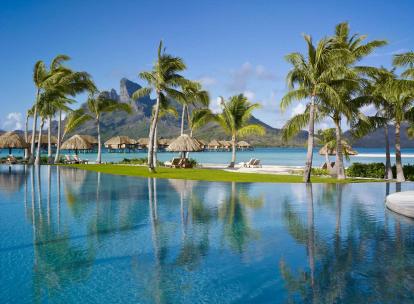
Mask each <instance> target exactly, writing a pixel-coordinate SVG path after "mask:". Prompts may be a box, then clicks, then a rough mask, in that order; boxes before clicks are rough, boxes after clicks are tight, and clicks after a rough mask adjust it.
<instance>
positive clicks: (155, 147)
mask: <svg viewBox="0 0 414 304" xmlns="http://www.w3.org/2000/svg"><path fill="white" fill-rule="evenodd" d="M157 131H158V126H155V140H154V157H153V165H154V167H156V166H157V150H158V138H157V137H158V132H157Z"/></svg>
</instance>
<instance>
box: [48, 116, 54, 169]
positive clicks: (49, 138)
mask: <svg viewBox="0 0 414 304" xmlns="http://www.w3.org/2000/svg"><path fill="white" fill-rule="evenodd" d="M48 120H49V126H48V128H47V163H48V164H53V158H52V133H51V132H52V116H50V115H49V117H48Z"/></svg>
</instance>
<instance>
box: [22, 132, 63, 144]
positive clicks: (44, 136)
mask: <svg viewBox="0 0 414 304" xmlns="http://www.w3.org/2000/svg"><path fill="white" fill-rule="evenodd" d="M38 141H39V134H35V143H36V144H37V142H38ZM27 142H28V143H30V142H32V135H29V136H28V137H27ZM50 143H51V144H52V145H56V144H57V138H56V136H53V135H51V136H50ZM40 144H41V145H47V144H48V138H47V134H42V137H41V138H40Z"/></svg>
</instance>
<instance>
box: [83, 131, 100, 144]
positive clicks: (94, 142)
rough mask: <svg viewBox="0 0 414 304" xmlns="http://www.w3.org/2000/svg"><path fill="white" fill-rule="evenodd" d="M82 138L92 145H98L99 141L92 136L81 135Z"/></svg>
mask: <svg viewBox="0 0 414 304" xmlns="http://www.w3.org/2000/svg"><path fill="white" fill-rule="evenodd" d="M79 136H81V137H83V138H84V139H85V140H86V141H89V142H90V143H91V144H92V145H97V144H98V139H97V138H95V137H93V136H91V135H86V134H85V135H79Z"/></svg>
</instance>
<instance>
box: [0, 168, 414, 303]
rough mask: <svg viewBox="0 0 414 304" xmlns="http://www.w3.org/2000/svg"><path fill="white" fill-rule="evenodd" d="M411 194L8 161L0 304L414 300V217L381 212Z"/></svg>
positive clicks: (1, 204)
mask: <svg viewBox="0 0 414 304" xmlns="http://www.w3.org/2000/svg"><path fill="white" fill-rule="evenodd" d="M39 181H40V182H39ZM400 189H401V190H408V189H410V190H413V189H414V184H411V183H407V184H403V185H396V184H385V183H376V184H351V185H324V184H314V185H302V184H257V183H210V182H200V181H185V180H163V179H159V180H156V179H146V178H145V179H144V178H131V177H124V176H113V175H104V174H99V173H93V172H86V171H81V170H77V169H71V168H59V167H46V166H43V167H41V168H40V170H38V169H37V168H35V167H13V168H11V169H10V170H9V167H0V218H1V221H0V268H1V269H0V270H1V271H0V273H1V279H0V283H1V286H2V288H1V289H0V299H2V302H14V303H30V302H55V303H63V302H64V303H77V302H81V301H83V302H97V303H98V302H99V303H105V302H108V299H110V302H112V303H114V302H115V303H117V302H119V303H121V302H128V303H129V302H139V303H199V302H206V303H207V302H208V303H212V302H216V303H218V302H220V303H234V302H243V303H246V302H298V303H301V302H312V301H313V302H319V303H320V302H324V303H338V302H343V303H354V302H367V303H369V302H384V303H390V302H395V301H396V299H398V302H399V303H412V302H413V301H414V294H413V292H412V291H413V290H414V278H413V274H414V221H412V220H409V219H406V218H404V217H401V216H398V215H396V214H394V213H392V212H391V211H389V210H387V209H385V207H384V198H385V195H386V193H387V192H395V191H398V190H400Z"/></svg>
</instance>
